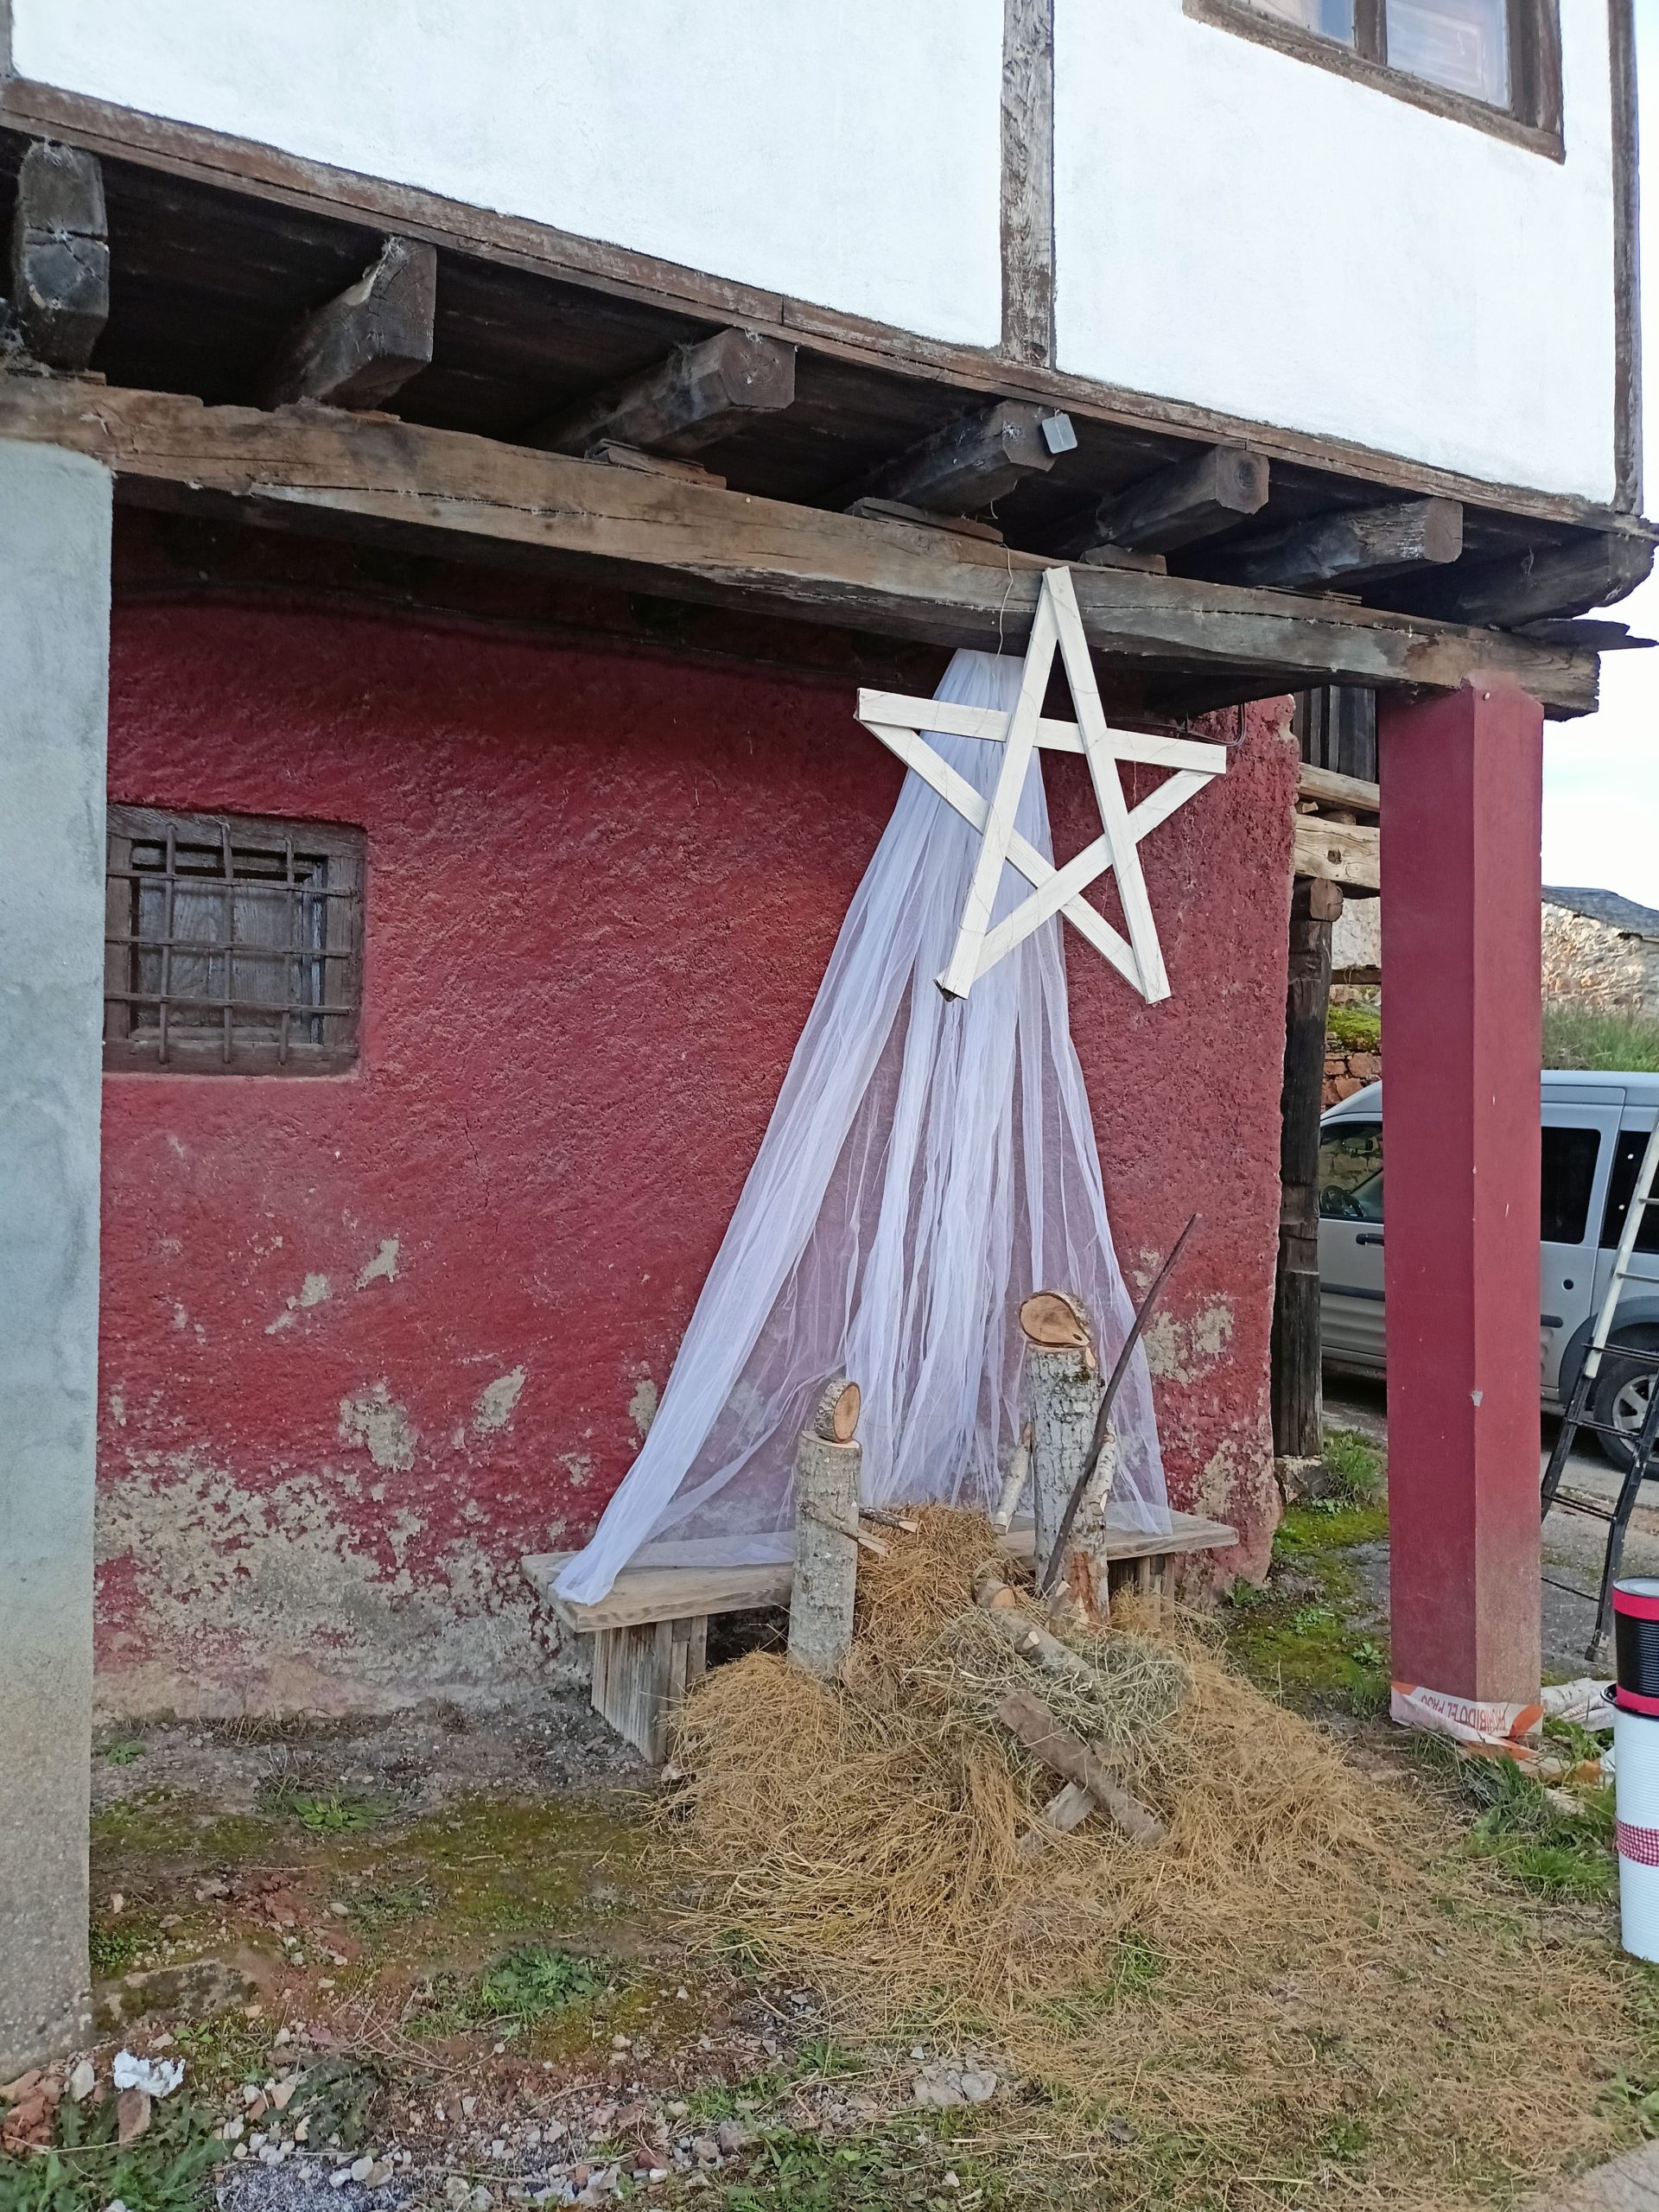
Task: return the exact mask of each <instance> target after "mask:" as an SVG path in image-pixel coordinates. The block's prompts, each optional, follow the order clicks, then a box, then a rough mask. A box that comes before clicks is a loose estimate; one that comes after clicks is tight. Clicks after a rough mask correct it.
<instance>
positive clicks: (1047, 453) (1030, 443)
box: [859, 399, 1077, 515]
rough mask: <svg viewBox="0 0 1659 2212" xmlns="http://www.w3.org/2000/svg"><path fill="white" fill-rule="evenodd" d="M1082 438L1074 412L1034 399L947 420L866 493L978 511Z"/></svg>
mask: <svg viewBox="0 0 1659 2212" xmlns="http://www.w3.org/2000/svg"><path fill="white" fill-rule="evenodd" d="M1076 444H1077V432H1076V431H1075V430H1074V429H1072V427H1071V416H1069V415H1062V414H1058V413H1057V412H1056V410H1054V409H1053V408H1052V407H1039V406H1036V405H1034V404H1032V403H1031V402H1029V401H1027V400H1021V399H1001V400H999V401H998V402H997V404H996V405H995V407H988V408H986V409H984V410H982V412H980V413H978V414H975V415H968V416H963V417H962V418H961V419H960V420H958V421H957V422H955V423H947V424H946V426H945V428H944V429H943V430H938V431H936V432H935V433H934V435H932V436H931V437H930V438H925V439H924V440H923V442H921V444H920V445H918V446H912V448H910V450H909V452H908V453H904V454H899V458H898V459H897V460H896V461H889V462H888V463H887V466H886V467H882V468H880V469H878V470H877V471H876V473H875V474H874V476H872V477H871V478H870V479H869V480H868V482H867V483H866V484H864V485H863V486H861V488H860V493H859V499H861V500H862V499H896V500H899V501H901V502H903V504H904V505H906V506H912V507H926V508H929V509H931V511H932V512H935V513H937V514H958V515H965V514H976V513H977V512H979V511H980V510H981V509H982V508H984V507H988V506H989V505H991V503H992V502H993V501H994V500H995V499H1002V498H1003V497H1004V496H1005V495H1006V494H1007V493H1009V492H1012V491H1013V489H1014V486H1015V485H1016V484H1018V483H1019V482H1020V480H1021V478H1022V477H1026V476H1031V475H1043V474H1046V473H1047V471H1048V470H1049V469H1051V468H1052V467H1053V466H1054V463H1055V461H1056V460H1057V458H1058V456H1059V455H1060V454H1063V453H1069V452H1071V450H1072V449H1073V448H1074V447H1075V446H1076Z"/></svg>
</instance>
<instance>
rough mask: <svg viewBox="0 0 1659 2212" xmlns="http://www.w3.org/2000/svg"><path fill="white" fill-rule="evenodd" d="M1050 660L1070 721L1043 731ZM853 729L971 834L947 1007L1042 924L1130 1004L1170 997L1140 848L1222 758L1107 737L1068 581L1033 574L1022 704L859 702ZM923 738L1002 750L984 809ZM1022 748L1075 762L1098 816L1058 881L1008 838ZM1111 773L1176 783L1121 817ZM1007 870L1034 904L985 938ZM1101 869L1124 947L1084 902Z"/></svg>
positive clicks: (1220, 752) (1054, 871) (1177, 741)
mask: <svg viewBox="0 0 1659 2212" xmlns="http://www.w3.org/2000/svg"><path fill="white" fill-rule="evenodd" d="M1057 646H1058V649H1059V654H1060V659H1061V661H1062V663H1063V664H1064V665H1065V673H1066V677H1067V680H1068V682H1069V683H1070V684H1071V700H1072V704H1073V706H1074V707H1075V709H1076V710H1077V721H1074V722H1063V721H1051V720H1049V719H1047V718H1046V717H1045V716H1044V715H1043V714H1042V704H1043V698H1044V695H1045V694H1046V691H1047V690H1048V679H1049V675H1050V672H1051V671H1052V668H1053V665H1054V652H1055V648H1056V647H1057ZM858 719H859V721H861V722H862V723H863V725H864V727H865V728H866V729H867V730H868V731H869V732H870V734H871V735H872V736H874V737H879V738H880V741H881V742H882V744H883V745H885V746H887V747H888V749H889V750H890V751H891V752H893V753H897V754H898V756H899V759H900V760H902V761H903V762H904V764H905V766H906V767H907V768H913V769H914V770H915V772H916V773H917V774H918V776H919V777H921V779H923V781H924V782H925V783H926V784H928V785H931V787H932V789H933V790H934V791H937V792H938V795H939V797H940V798H942V799H943V800H944V802H945V804H946V805H947V806H951V807H954V808H955V809H956V810H957V813H958V814H959V815H961V816H962V817H963V820H964V821H965V822H966V823H969V826H970V827H971V828H973V829H977V830H978V831H979V832H980V833H981V843H980V848H979V856H978V858H977V860H976V862H975V864H974V873H973V878H972V880H971V881H970V882H969V887H968V895H967V898H966V899H964V901H963V910H962V921H961V925H960V926H959V928H958V930H957V942H956V947H955V950H953V951H952V953H951V956H950V964H949V965H948V966H947V967H946V969H945V970H944V974H943V975H941V976H939V977H938V979H937V980H938V986H939V988H940V989H941V990H942V991H943V992H944V995H945V996H946V997H947V998H952V999H961V998H966V997H967V995H968V994H969V991H970V990H971V989H972V988H973V986H974V985H975V984H976V982H978V981H979V978H980V977H981V976H982V975H984V974H985V973H986V971H987V970H988V969H991V968H994V967H995V964H996V963H997V962H998V961H999V960H1001V958H1002V957H1003V956H1004V955H1005V954H1006V953H1009V952H1012V951H1013V950H1014V946H1015V945H1016V944H1020V941H1021V940H1022V939H1023V938H1027V937H1029V936H1030V934H1031V932H1032V931H1033V930H1034V929H1035V928H1036V927H1037V926H1038V925H1039V923H1041V922H1046V920H1047V919H1048V918H1049V916H1050V915H1051V914H1053V913H1061V914H1064V915H1065V918H1066V919H1067V920H1068V921H1069V922H1071V924H1072V925H1073V926H1074V927H1075V928H1077V929H1078V930H1080V931H1082V933H1083V934H1084V937H1085V938H1088V940H1089V942H1090V944H1092V945H1093V946H1094V947H1095V949H1096V951H1098V952H1101V953H1103V954H1104V955H1105V957H1106V958H1107V959H1108V960H1109V961H1110V962H1111V963H1112V965H1113V967H1114V968H1116V969H1117V971H1118V973H1119V974H1120V975H1121V976H1123V977H1124V979H1125V980H1126V981H1127V982H1129V983H1131V984H1133V985H1134V987H1135V989H1136V990H1137V991H1139V992H1140V994H1141V996H1142V998H1144V999H1146V1000H1147V1001H1154V1002H1155V1001H1157V1000H1159V999H1166V998H1167V997H1168V996H1169V978H1168V976H1166V973H1165V972H1164V956H1163V952H1162V950H1161V949H1160V945H1159V943H1158V928H1157V925H1156V923H1155V922H1154V920H1153V916H1152V906H1151V902H1150V901H1149V899H1147V886H1146V880H1145V878H1144V877H1143V876H1142V874H1141V855H1140V850H1139V848H1140V844H1141V839H1142V838H1143V837H1144V836H1147V834H1148V832H1149V831H1151V830H1153V829H1156V828H1157V826H1158V824H1159V823H1160V822H1166V821H1167V820H1168V818H1169V817H1170V816H1171V815H1172V814H1173V813H1174V811H1175V810H1176V808H1177V807H1178V806H1181V805H1184V804H1185V802H1186V801H1187V800H1188V799H1190V798H1192V797H1193V796H1194V795H1195V794H1196V793H1197V792H1198V791H1202V790H1203V789H1204V787H1205V785H1206V784H1207V783H1208V782H1209V781H1210V779H1211V777H1212V776H1218V775H1220V774H1222V773H1223V772H1224V770H1225V768H1226V766H1227V749H1226V747H1224V746H1221V745H1204V744H1200V743H1198V741H1196V740H1194V739H1192V738H1182V737H1152V736H1147V735H1145V734H1142V733H1141V732H1139V731H1135V730H1122V729H1111V728H1109V727H1108V726H1107V721H1106V715H1105V710H1104V709H1103V707H1102V705H1101V703H1100V689H1099V686H1098V685H1097V684H1096V682H1095V671H1094V664H1093V663H1092V662H1091V661H1090V658H1089V645H1088V640H1087V639H1085V637H1084V630H1083V618H1082V617H1081V615H1079V613H1077V594H1076V592H1075V591H1074V590H1073V588H1072V585H1071V570H1070V569H1062V568H1055V569H1045V570H1044V571H1043V584H1042V591H1041V594H1040V595H1039V598H1038V601H1037V614H1036V620H1034V621H1033V624H1032V628H1031V642H1030V644H1029V645H1027V648H1026V660H1025V671H1024V674H1023V675H1022V677H1021V678H1020V696H1019V698H1018V699H1017V701H1016V702H1015V703H1014V712H1013V713H1012V714H1011V715H1005V714H1002V713H1001V712H1000V711H998V710H997V709H994V708H981V707H951V706H946V705H944V703H943V702H941V701H939V700H938V699H913V698H907V697H906V696H903V695H902V694H901V693H898V692H893V691H861V692H860V693H859V695H858ZM927 730H939V731H944V732H945V733H946V734H949V735H950V736H953V737H976V738H980V739H982V740H983V741H985V742H986V743H987V744H991V745H1001V746H1002V747H1005V750H1004V753H1003V756H1002V766H1001V772H1000V773H999V775H998V777H997V779H996V788H995V791H993V792H992V794H991V796H990V798H988V799H986V798H981V796H980V794H979V793H978V792H977V791H976V790H975V789H974V787H973V785H971V784H970V783H969V781H968V780H967V779H966V777H964V776H961V775H959V774H958V773H957V771H956V770H955V769H954V768H953V767H952V766H950V762H949V761H948V760H942V759H941V758H940V756H939V754H938V753H937V752H936V751H935V750H934V748H933V747H931V745H930V744H929V743H928V741H927V739H926V737H925V735H924V734H923V733H924V732H925V731H927ZM1033 746H1038V747H1045V748H1046V749H1047V750H1048V751H1050V752H1054V753H1082V754H1083V756H1084V760H1087V762H1088V763H1089V776H1090V782H1091V783H1092V784H1093V785H1094V787H1095V800H1096V804H1097V805H1098V806H1099V808H1100V821H1101V831H1102V834H1101V835H1100V836H1098V837H1096V839H1095V840H1094V841H1093V842H1092V843H1090V844H1089V845H1086V846H1084V849H1083V850H1082V852H1080V853H1079V854H1077V857H1076V858H1075V859H1073V860H1070V861H1067V862H1066V863H1065V867H1064V868H1056V867H1055V866H1054V865H1053V863H1052V861H1046V860H1045V859H1044V858H1043V856H1042V855H1041V854H1040V853H1039V852H1038V851H1037V849H1036V848H1035V847H1034V846H1033V845H1032V844H1030V843H1029V842H1027V839H1025V838H1024V837H1022V836H1020V832H1019V831H1018V830H1017V829H1015V828H1014V812H1015V809H1016V808H1017V807H1018V805H1019V803H1020V792H1021V791H1023V790H1024V788H1025V783H1026V774H1027V769H1028V767H1029V766H1030V762H1031V754H1032V748H1033ZM1123 760H1136V761H1142V762H1145V763H1147V764H1149V765H1151V766H1155V767H1166V768H1170V769H1173V771H1174V772H1173V774H1172V775H1170V776H1169V777H1167V778H1166V779H1165V781H1164V782H1163V783H1161V784H1160V785H1159V786H1158V788H1157V790H1156V791H1154V792H1153V793H1152V795H1151V797H1150V798H1144V799H1142V800H1141V804H1140V805H1139V806H1137V807H1135V808H1133V809H1131V808H1130V807H1129V805H1128V802H1127V801H1126V800H1125V798H1124V796H1123V786H1122V782H1121V780H1120V779H1119V776H1118V764H1119V762H1120V761H1123ZM1005 864H1006V865H1007V866H1011V867H1013V868H1015V869H1017V870H1018V871H1019V873H1020V874H1021V875H1023V876H1024V877H1025V879H1026V880H1027V883H1029V884H1030V885H1031V886H1032V890H1031V894H1030V896H1029V897H1028V898H1027V899H1022V900H1021V902H1020V905H1019V906H1016V907H1015V908H1014V911H1013V912H1011V913H1009V914H1007V915H1006V916H1005V917H1004V918H1003V919H1002V920H1001V921H1000V922H997V923H995V924H994V923H993V922H992V919H991V915H992V911H993V909H994V906H995V900H996V894H997V890H998V887H1000V885H1001V880H1002V870H1003V867H1004V865H1005ZM1110 868H1116V871H1117V889H1118V897H1119V898H1120V899H1121V900H1122V906H1123V918H1124V920H1125V921H1126V922H1127V924H1128V931H1129V934H1128V940H1127V941H1126V940H1125V939H1124V938H1123V937H1122V935H1121V933H1120V932H1119V931H1116V930H1115V929H1114V928H1113V927H1112V925H1111V924H1110V923H1109V921H1107V920H1106V918H1104V916H1103V915H1102V914H1099V913H1097V912H1096V911H1095V909H1094V907H1092V906H1090V904H1089V902H1088V901H1087V899H1084V897H1083V895H1082V894H1083V893H1084V889H1085V888H1086V887H1087V886H1088V885H1090V884H1091V883H1093V882H1094V881H1095V880H1096V878H1097V877H1099V876H1102V875H1104V874H1106V873H1107V871H1108V870H1109V869H1110Z"/></svg>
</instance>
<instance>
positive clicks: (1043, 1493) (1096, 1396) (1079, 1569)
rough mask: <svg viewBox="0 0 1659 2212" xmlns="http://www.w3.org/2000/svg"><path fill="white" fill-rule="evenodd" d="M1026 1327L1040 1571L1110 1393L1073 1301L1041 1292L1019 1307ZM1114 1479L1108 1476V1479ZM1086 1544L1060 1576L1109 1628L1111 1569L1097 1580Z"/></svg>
mask: <svg viewBox="0 0 1659 2212" xmlns="http://www.w3.org/2000/svg"><path fill="white" fill-rule="evenodd" d="M1033 1309H1036V1310H1035V1311H1033ZM1068 1312H1069V1313H1071V1321H1072V1332H1071V1338H1070V1339H1069V1341H1062V1342H1058V1343H1057V1342H1055V1341H1053V1339H1054V1338H1056V1337H1058V1336H1060V1335H1061V1334H1062V1332H1063V1330H1064V1326H1065V1325H1064V1322H1063V1321H1062V1319H1061V1316H1062V1315H1063V1314H1064V1313H1068ZM1020 1326H1021V1328H1022V1329H1024V1330H1025V1332H1026V1338H1027V1350H1026V1395H1027V1402H1028V1404H1029V1406H1030V1408H1031V1486H1032V1502H1033V1509H1034V1512H1035V1518H1036V1522H1037V1550H1036V1557H1037V1560H1038V1565H1039V1569H1040V1567H1042V1565H1043V1563H1044V1562H1045V1561H1046V1560H1048V1559H1049V1558H1050V1556H1051V1555H1052V1553H1053V1550H1054V1548H1055V1545H1056V1543H1057V1542H1058V1539H1059V1535H1060V1531H1061V1529H1062V1527H1063V1525H1064V1523H1065V1516H1066V1512H1067V1509H1068V1508H1069V1507H1070V1505H1071V1500H1072V1498H1073V1497H1074V1496H1075V1495H1076V1493H1077V1485H1078V1483H1079V1482H1080V1481H1081V1479H1082V1477H1083V1472H1084V1466H1085V1465H1086V1463H1087V1461H1088V1458H1089V1452H1090V1446H1091V1445H1092V1444H1093V1442H1094V1435H1095V1420H1096V1414H1098V1413H1099V1410H1100V1401H1101V1395H1102V1393H1103V1389H1104V1388H1105V1385H1104V1383H1103V1379H1102V1376H1101V1372H1100V1366H1099V1363H1098V1362H1097V1361H1096V1358H1095V1356H1094V1350H1093V1344H1092V1332H1091V1331H1090V1329H1089V1327H1088V1325H1087V1323H1086V1321H1085V1320H1084V1318H1083V1316H1082V1314H1081V1312H1080V1310H1079V1309H1078V1308H1077V1305H1076V1302H1075V1300H1071V1299H1069V1298H1062V1297H1061V1296H1060V1295H1059V1294H1057V1293H1054V1292H1046V1293H1043V1292H1039V1294H1038V1295H1037V1296H1036V1297H1035V1298H1028V1299H1027V1300H1026V1302H1025V1304H1024V1305H1023V1306H1021V1307H1020ZM1033 1326H1034V1327H1035V1328H1036V1329H1037V1330H1038V1331H1039V1334H1038V1335H1036V1336H1033V1334H1032V1329H1033ZM1109 1472H1110V1470H1108V1474H1109ZM1086 1536H1087V1529H1086V1528H1085V1529H1084V1532H1083V1535H1082V1537H1081V1538H1080V1541H1079V1544H1078V1546H1077V1552H1078V1553H1082V1554H1084V1556H1083V1557H1082V1558H1081V1559H1080V1560H1077V1564H1076V1572H1075V1573H1074V1572H1073V1564H1074V1558H1075V1556H1076V1554H1068V1555H1067V1557H1066V1558H1065V1560H1063V1561H1062V1562H1061V1567H1060V1573H1061V1575H1062V1576H1064V1577H1065V1580H1069V1581H1070V1582H1071V1588H1072V1591H1073V1592H1074V1594H1075V1595H1076V1597H1077V1599H1078V1601H1079V1602H1080V1603H1081V1605H1083V1607H1084V1611H1085V1612H1086V1613H1088V1614H1089V1615H1090V1617H1091V1618H1096V1619H1099V1620H1104V1619H1105V1618H1107V1616H1108V1613H1109V1600H1108V1598H1107V1594H1106V1569H1105V1563H1104V1561H1103V1560H1101V1561H1099V1562H1098V1563H1097V1567H1098V1571H1097V1572H1096V1567H1094V1566H1091V1564H1090V1560H1089V1558H1088V1556H1087V1545H1086ZM1079 1583H1081V1587H1080V1586H1079Z"/></svg>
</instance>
